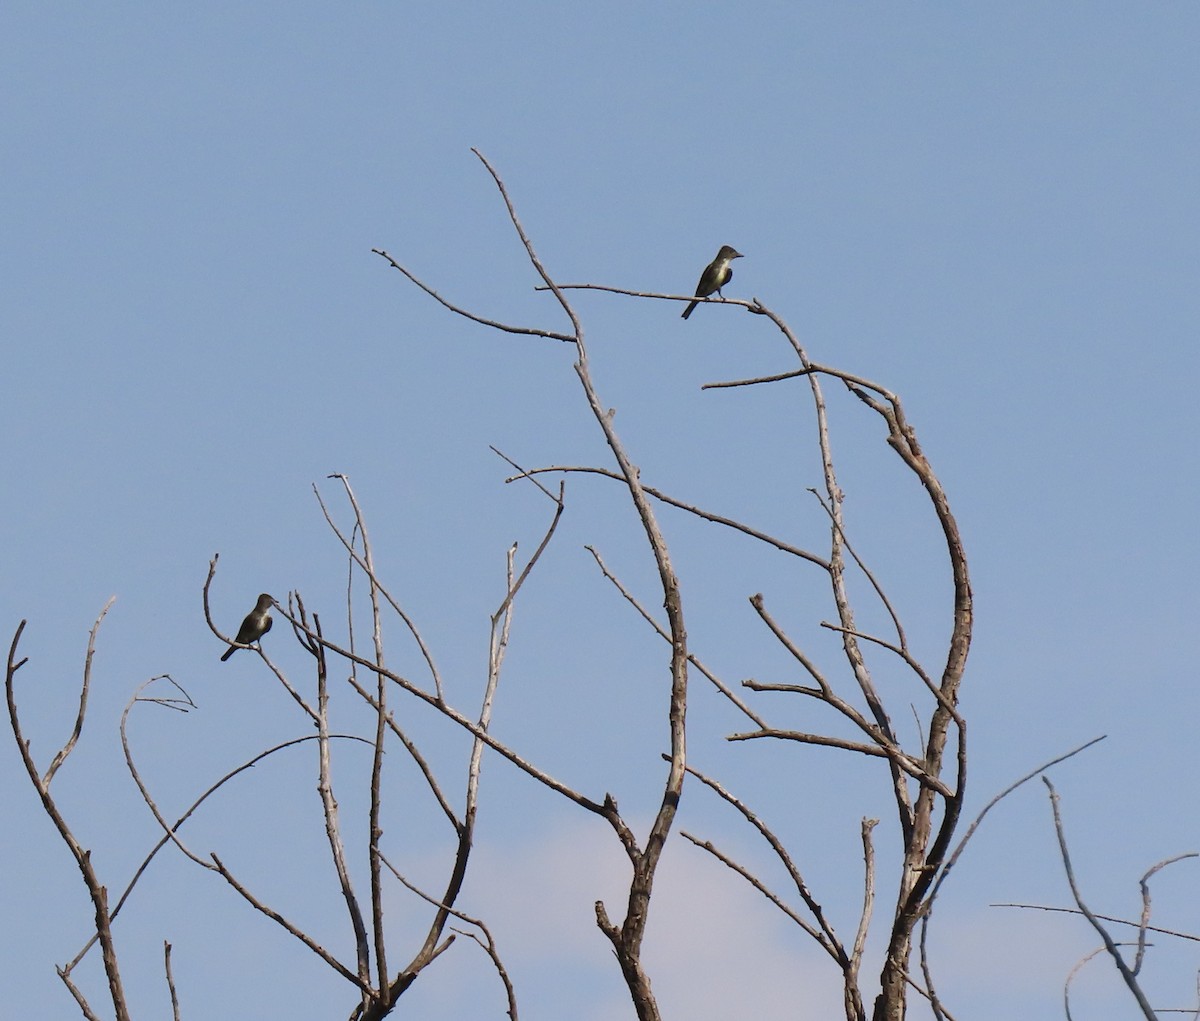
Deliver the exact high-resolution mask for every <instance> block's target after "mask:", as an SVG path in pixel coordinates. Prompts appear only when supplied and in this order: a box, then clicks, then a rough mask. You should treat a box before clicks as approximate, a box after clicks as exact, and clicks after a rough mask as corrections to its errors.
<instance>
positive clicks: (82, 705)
mask: <svg viewBox="0 0 1200 1021" xmlns="http://www.w3.org/2000/svg"><path fill="white" fill-rule="evenodd" d="M116 601H117V597H116V596H109V597H108V602H107V603H105V604H104V608H103V609H102V610H101V611H100V616H98V617H97V618H96V623H95V624H93V625H92V630H91V631H90V632H88V644H87V654H86V655H85V656H84V659H83V678H84V680H83V684H81V685H80V686H79V712H78V713H77V714H76V715H75V729H74V730H72V731H71V736H70V737H69V738H67V743H66V744H64V745H63V746H62V747H61V748H60V749H59V750H58V754H56V755H55V756H54V761H52V762H51V763H50V768H49V769H47V770H46V774H45V776H43V777H42V783H44V784H45V785H46V786H47V787H49V786H50V781H52V780H53V779H54V774H55V773H57V772H58V767H59V766H61V765H62V764H63V763H64V762H66V761H67V756H68V755H70V754H71V751H72V750H73V749H74V747H75V744H76V742H78V741H79V735H80V734H81V733H83V718H84V716H86V715H87V700H88V691H89V690H90V688H91V677H92V657H93V656H95V655H96V632H97V631H98V630H99V628H100V624H101V622H102V621H103V620H104V618H105V617H106V616H108V611H109V610H110V609H112V604H113V603H115V602H116Z"/></svg>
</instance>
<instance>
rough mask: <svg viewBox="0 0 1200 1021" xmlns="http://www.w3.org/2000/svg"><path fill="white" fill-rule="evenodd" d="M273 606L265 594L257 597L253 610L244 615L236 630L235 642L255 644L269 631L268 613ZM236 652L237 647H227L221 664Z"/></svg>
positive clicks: (272, 600)
mask: <svg viewBox="0 0 1200 1021" xmlns="http://www.w3.org/2000/svg"><path fill="white" fill-rule="evenodd" d="M274 605H275V600H274V599H272V598H271V597H270V596H269V595H267V594H266V593H265V592H264V593H263V594H262V595H261V596H259V597H258V602H257V603H255V604H254V609H253V610H251V611H250V612H249V613H248V614H246V619H245V620H244V621H242V626H241V627H240V628H238V633H237V640H238V641H239V642H240V643H241V644H242V645H249V644H250V643H251V642H257V641H258V640H259V639H260V638H262V636H263V635H265V634H266V633H267V632H268V631H270V630H271V614H270V612H269V611H270V609H271V607H272V606H274ZM237 651H238V647H237V646H236V645H231V646H229V648H228V649H226V650H225V655H224V656H222V657H221V662H222V663H224V662H225V660H227V659H228V658H229V657H230V656H232V655H233V654H234V653H235V652H237Z"/></svg>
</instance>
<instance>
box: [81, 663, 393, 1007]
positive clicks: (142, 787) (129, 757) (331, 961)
mask: <svg viewBox="0 0 1200 1021" xmlns="http://www.w3.org/2000/svg"><path fill="white" fill-rule="evenodd" d="M147 683H150V682H147ZM172 683H173V684H174V683H175V682H174V681H172ZM145 686H146V685H145V684H143V685H142V686H141V688H139V689H138V691H139V692H140V691H141V690H142V688H144V687H145ZM176 687H178V685H177V684H176ZM180 690H182V689H180ZM138 701H158V700H155V699H139V698H138V697H137V696H136V694H135V697H134V698H133V699H131V700H130V702H129V704H128V705H126V707H125V712H124V713H123V714H122V717H121V744H122V746H123V747H124V749H125V762H126V765H127V766H128V768H129V771H130V774H131V775H132V777H133V780H134V783H136V784H137V787H138V790H139V791H140V792H141V794H142V799H143V800H144V801H145V802H146V805H147V807H148V808H149V809H150V811H151V813H152V814H153V816H154V818H155V820H156V821H157V822H158V824H159V825H160V826H161V827H162V828H163V829H164V830H165V831H166V834H167V836H166V837H164V838H163V840H162V841H160V842H159V844H158V845H157V846H156V847H155V848H154V850H153V851H151V853H150V855H149V856H148V857H147V858H146V860H145V861H144V862H143V863H142V865H141V868H139V869H138V871H137V873H136V875H135V876H134V878H133V879H132V880H131V881H130V884H129V886H128V887H127V888H126V890H125V893H124V894H123V895H122V898H121V903H124V901H125V897H127V896H128V895H129V892H130V890H132V889H133V886H134V884H135V883H136V882H137V880H138V878H139V877H140V876H141V874H142V872H143V871H145V868H146V866H147V865H148V864H149V863H150V858H152V857H153V856H154V855H155V854H156V853H157V852H158V850H159V848H161V847H162V846H163V844H164V843H165V842H166V840H167V839H168V838H169V839H170V840H172V841H173V842H174V843H175V844H176V846H177V847H179V849H180V850H181V851H182V852H183V853H184V854H186V855H187V856H188V857H189V858H191V859H192V860H193V861H195V862H196V863H197V864H199V865H201V866H203V867H204V868H208V869H212V870H213V871H215V872H217V873H218V874H219V875H220V876H221V877H222V878H223V879H224V880H225V881H226V882H227V883H229V885H230V886H232V887H233V888H234V889H235V890H237V892H238V893H240V894H241V895H242V896H243V897H244V898H245V899H246V900H247V901H248V902H249V903H250V904H251V905H252V906H253V907H255V908H257V909H258V910H259V911H261V912H262V913H263V914H265V915H266V916H267V917H268V918H272V919H274V920H275V921H276V922H278V923H279V924H280V925H282V926H283V927H284V928H285V929H286V930H287V931H288V932H290V933H291V934H292V935H293V936H295V937H296V938H297V939H299V940H300V941H301V942H302V943H304V944H305V946H307V947H309V949H311V950H312V951H314V952H315V953H316V954H318V955H319V956H320V957H321V959H322V960H324V961H325V963H326V964H328V965H329V966H330V967H331V968H333V969H334V970H335V971H337V972H338V973H339V974H341V975H343V976H344V977H346V978H348V979H349V980H350V981H351V982H353V983H354V984H355V985H357V986H359V988H361V989H364V990H366V991H370V986H369V984H364V982H363V981H362V979H361V978H360V977H359V976H357V975H355V974H354V973H353V972H351V971H350V970H349V969H348V968H346V967H345V966H344V965H343V964H342V963H341V962H340V961H338V960H337V959H336V958H334V957H333V956H332V955H331V954H329V953H328V952H327V951H325V950H324V948H322V947H321V946H319V945H318V944H317V943H316V942H315V941H314V940H313V939H312V938H311V937H310V936H308V935H307V934H305V933H304V932H302V931H301V930H300V929H299V928H297V927H296V926H295V925H293V924H292V923H291V922H289V921H288V920H287V919H286V918H284V917H283V916H282V915H281V914H279V912H277V911H275V910H273V909H272V908H269V907H267V906H266V905H265V904H263V903H262V902H261V901H260V900H258V898H256V897H255V896H254V895H253V894H251V893H250V891H249V890H248V889H247V888H246V887H245V886H243V885H242V884H241V883H239V882H238V880H237V879H236V878H235V877H234V876H233V874H232V873H231V872H230V871H229V869H228V868H227V867H226V866H225V865H224V864H223V863H222V862H221V860H220V859H219V858H218V857H217V855H216V854H211V855H210V857H211V859H212V862H213V864H212V865H210V864H208V862H206V861H205V860H203V859H201V858H199V857H198V856H196V855H194V854H192V852H191V851H189V850H188V849H187V848H186V847H185V846H184V845H183V843H182V841H180V840H179V838H178V836H177V835H176V833H175V830H176V829H177V828H178V827H179V826H180V825H182V823H183V822H184V820H186V819H187V818H188V817H189V816H190V815H191V814H192V813H193V812H194V811H195V810H196V809H197V808H198V807H199V806H200V804H201V803H202V802H203V801H204V800H205V799H207V798H208V797H209V795H211V794H212V793H214V792H215V791H216V790H217V789H218V788H219V787H221V786H222V785H224V784H225V783H226V781H228V780H231V779H232V778H233V777H234V776H236V775H237V774H238V773H241V772H244V771H245V770H247V769H249V768H250V767H252V766H253V765H255V764H256V763H258V762H260V761H261V760H262V759H264V758H266V757H267V756H268V755H271V754H272V753H274V752H277V751H279V750H280V749H282V748H287V747H290V746H291V745H295V744H300V743H302V742H303V741H312V740H317V741H319V740H320V735H312V736H308V737H303V738H296V739H294V740H291V741H286V742H284V743H283V744H280V745H276V746H275V747H274V748H271V749H268V750H267V751H265V752H263V753H261V754H260V755H257V756H255V758H253V759H251V760H250V761H249V762H246V763H243V764H242V765H241V766H239V767H238V768H237V769H235V770H233V771H232V772H230V773H227V774H226V775H225V776H224V777H222V778H221V779H220V780H219V781H218V782H217V783H215V784H213V786H212V787H210V788H209V789H208V790H207V791H205V793H204V794H203V795H202V796H201V797H200V798H199V799H198V800H197V801H196V802H195V803H194V804H193V805H192V807H191V808H189V809H188V810H187V812H186V813H184V815H183V816H182V817H181V818H180V819H179V821H178V822H177V823H175V825H174V826H170V825H168V823H167V822H166V820H165V819H164V818H163V814H162V812H161V811H160V810H159V808H158V805H157V804H156V803H155V801H154V798H153V797H152V796H151V794H150V792H149V790H148V788H147V787H146V784H145V782H144V781H143V780H142V778H141V774H140V773H139V771H138V769H137V767H136V765H135V764H134V761H133V754H132V752H131V750H130V747H129V742H128V735H127V728H126V724H127V719H128V715H129V711H130V709H131V708H132V706H133V705H134V704H135V703H136V702H138ZM332 737H338V738H345V737H346V735H329V734H326V738H327V740H328V739H329V738H332ZM347 739H348V740H355V741H361V740H362V738H357V737H349V738H347ZM363 743H364V744H365V743H367V742H365V741H364V742H363ZM118 907H120V905H119V904H118ZM90 946H91V943H90V942H89V943H88V944H87V945H86V946H85V947H84V948H83V950H81V951H80V953H79V955H78V956H77V957H76V958H75V960H74V961H73V962H72V964H71V966H72V967H74V966H75V964H77V963H78V962H79V960H80V959H81V958H82V957H83V955H84V954H86V953H87V951H88V948H89V947H90Z"/></svg>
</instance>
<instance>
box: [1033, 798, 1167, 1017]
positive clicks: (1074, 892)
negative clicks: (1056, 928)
mask: <svg viewBox="0 0 1200 1021" xmlns="http://www.w3.org/2000/svg"><path fill="white" fill-rule="evenodd" d="M1042 783H1044V784H1045V785H1046V789H1047V790H1048V791H1049V792H1050V807H1051V809H1052V810H1053V812H1054V832H1055V833H1056V834H1057V836H1058V849H1059V852H1060V854H1061V856H1062V863H1063V868H1064V869H1065V870H1066V873H1067V884H1068V885H1069V886H1070V887H1071V896H1072V897H1074V898H1075V904H1076V906H1077V907H1078V908H1079V910H1080V911H1081V912H1082V913H1083V916H1084V917H1085V918H1086V919H1087V920H1088V922H1089V923H1090V924H1091V926H1092V928H1093V929H1095V930H1096V932H1097V934H1098V935H1099V936H1100V939H1101V940H1103V942H1104V949H1105V950H1106V951H1108V956H1109V957H1110V958H1111V959H1112V962H1113V964H1114V965H1115V966H1116V969H1117V971H1118V972H1119V973H1120V975H1121V978H1122V979H1124V981H1125V985H1126V987H1127V988H1128V989H1129V992H1130V993H1132V994H1133V998H1134V999H1135V1000H1136V1001H1137V1003H1138V1006H1139V1007H1141V1009H1142V1013H1143V1014H1144V1015H1145V1017H1146V1021H1156V1016H1155V1013H1154V1010H1153V1009H1152V1008H1151V1006H1150V1003H1149V1001H1148V1000H1147V999H1146V994H1145V993H1143V992H1142V988H1141V986H1140V985H1138V981H1137V977H1136V976H1135V975H1134V974H1133V972H1132V971H1131V970H1130V968H1129V965H1127V964H1126V963H1125V959H1124V958H1123V957H1122V956H1121V952H1120V950H1118V949H1117V944H1116V943H1115V942H1114V940H1113V938H1112V937H1111V936H1110V935H1109V934H1108V930H1107V929H1105V928H1104V926H1103V925H1101V924H1100V919H1098V918H1097V917H1096V916H1095V915H1094V914H1093V913H1092V911H1091V909H1090V908H1089V907H1088V906H1087V904H1085V903H1084V900H1083V895H1082V893H1080V891H1079V884H1078V883H1077V882H1076V881H1075V869H1074V868H1073V867H1072V865H1071V854H1070V851H1069V850H1068V849H1067V836H1066V833H1065V832H1064V830H1063V823H1062V814H1061V812H1060V810H1059V798H1058V791H1056V790H1055V789H1054V784H1052V783H1051V782H1050V778H1049V777H1046V776H1043V777H1042Z"/></svg>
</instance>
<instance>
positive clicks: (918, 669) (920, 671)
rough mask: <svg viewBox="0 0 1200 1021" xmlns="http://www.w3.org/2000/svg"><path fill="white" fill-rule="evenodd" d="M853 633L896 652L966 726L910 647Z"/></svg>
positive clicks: (831, 626)
mask: <svg viewBox="0 0 1200 1021" xmlns="http://www.w3.org/2000/svg"><path fill="white" fill-rule="evenodd" d="M821 627H823V628H828V629H829V630H830V631H845V630H846V629H845V628H843V627H839V626H838V625H837V624H830V623H829V622H828V621H824V620H823V621H821ZM853 634H854V637H855V638H861V639H862V640H863V641H864V642H870V643H871V644H872V645H878V646H879V647H880V648H883V649H887V650H888V652H894V653H895V654H896V655H897V656H898V657H899V658H900V659H901V660H903V661H904V664H905V666H907V667H908V668H909V669H910V670H912V672H913V673H914V674H916V675H917V677H919V678H920V679H921V682H922V683H923V684H924V685H925V687H926V688H927V689H928V690H929V693H930V694H931V695H933V697H934V698H935V699H937V702H938V705H940V706H942V707H943V708H944V709H945V710H946V712H948V713H949V714H950V716H951V719H953V720H954V722H955V723H957V724H958V725H959V726H960V727H962V726H966V721H965V720H963V718H962V716H961V715H960V714H959V712H958V710H957V709H956V708H955V707H954V706H953V705H951V704H950V700H949V699H947V698H946V696H945V695H943V694H942V690H941V689H940V688H939V687H938V686H937V684H936V683H934V680H933V678H932V677H930V676H929V674H928V673H926V671H925V668H924V667H923V666H922V665H921V664H920V663H919V662H918V661H917V660H916V658H915V657H914V656H913V655H912V653H910V652H909V651H908V649H906V648H905V647H904V646H903V645H895V644H894V643H892V642H889V641H888V640H887V639H885V638H879V637H877V636H876V635H869V634H867V633H866V632H865V631H855V632H853ZM914 712H915V709H914ZM917 729H918V730H920V729H921V721H920V719H918V720H917Z"/></svg>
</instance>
